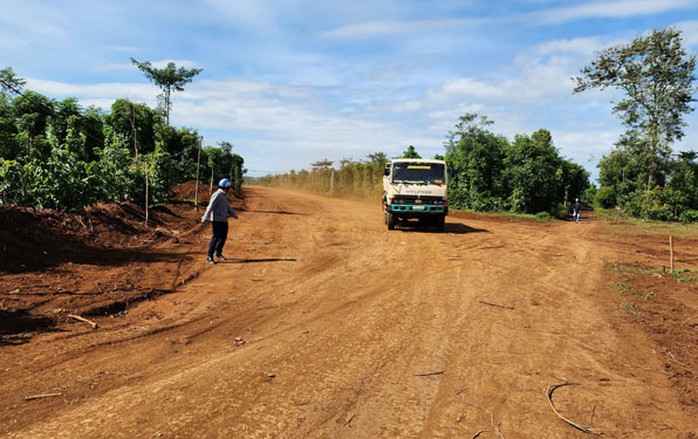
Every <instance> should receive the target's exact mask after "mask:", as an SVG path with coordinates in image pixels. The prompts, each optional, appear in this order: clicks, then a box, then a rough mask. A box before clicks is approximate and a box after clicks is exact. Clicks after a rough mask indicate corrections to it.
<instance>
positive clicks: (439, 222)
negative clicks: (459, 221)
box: [436, 215, 446, 232]
mask: <svg viewBox="0 0 698 439" xmlns="http://www.w3.org/2000/svg"><path fill="white" fill-rule="evenodd" d="M445 225H446V215H439V216H438V217H436V230H438V231H439V232H443V231H444V226H445Z"/></svg>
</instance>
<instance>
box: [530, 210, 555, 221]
mask: <svg viewBox="0 0 698 439" xmlns="http://www.w3.org/2000/svg"><path fill="white" fill-rule="evenodd" d="M534 217H535V219H536V221H550V220H552V219H553V216H552V215H550V213H549V212H538V213H537V214H535V215H534Z"/></svg>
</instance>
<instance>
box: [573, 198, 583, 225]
mask: <svg viewBox="0 0 698 439" xmlns="http://www.w3.org/2000/svg"><path fill="white" fill-rule="evenodd" d="M581 214H582V203H580V202H579V198H575V199H574V206H572V216H573V217H574V222H575V223H578V222H579V216H580V215H581Z"/></svg>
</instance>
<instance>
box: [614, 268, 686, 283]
mask: <svg viewBox="0 0 698 439" xmlns="http://www.w3.org/2000/svg"><path fill="white" fill-rule="evenodd" d="M611 270H612V271H613V272H614V273H617V274H654V275H657V274H659V275H662V276H670V277H671V278H672V279H676V280H677V281H679V282H682V283H694V282H696V281H698V270H694V269H692V268H680V269H676V270H674V271H671V270H666V269H664V268H641V267H636V266H634V265H618V264H614V265H612V266H611Z"/></svg>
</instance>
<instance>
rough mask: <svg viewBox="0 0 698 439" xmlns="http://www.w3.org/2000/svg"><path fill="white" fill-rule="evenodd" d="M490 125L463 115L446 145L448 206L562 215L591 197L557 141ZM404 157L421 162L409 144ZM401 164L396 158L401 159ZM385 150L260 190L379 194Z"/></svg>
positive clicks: (268, 181) (585, 176) (282, 178)
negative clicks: (509, 134) (511, 135)
mask: <svg viewBox="0 0 698 439" xmlns="http://www.w3.org/2000/svg"><path fill="white" fill-rule="evenodd" d="M491 124H492V121H490V120H488V119H487V117H485V116H478V115H477V114H474V113H468V114H466V115H464V116H462V117H461V118H460V119H459V121H458V123H457V124H456V126H455V127H454V129H453V130H452V131H451V132H450V133H449V135H448V136H447V141H446V142H445V143H444V146H445V149H446V154H445V156H439V155H437V156H436V157H434V158H436V159H445V160H446V162H447V163H448V165H449V166H450V167H451V169H452V171H453V172H452V178H451V179H450V180H449V183H448V184H449V206H450V207H451V208H452V209H458V210H474V211H483V212H512V213H531V214H537V213H541V212H545V213H547V214H549V215H553V216H564V215H566V213H567V210H568V207H569V201H570V200H574V198H577V197H580V198H581V197H583V196H586V197H589V196H591V195H590V194H591V192H590V191H589V188H590V185H589V173H588V172H587V171H586V170H585V169H584V168H583V167H581V166H580V165H577V164H575V163H572V162H570V161H568V160H565V159H564V158H562V157H561V156H560V154H559V151H558V150H557V148H555V147H554V145H553V143H552V136H551V135H550V132H548V131H547V130H544V129H541V130H539V131H537V132H535V133H534V134H533V135H531V136H528V135H518V136H516V138H515V139H514V141H513V142H510V141H509V140H507V139H506V138H505V137H504V136H501V135H496V134H494V133H492V132H490V131H489V130H488V127H489V126H490V125H491ZM399 157H400V158H417V159H418V158H422V157H421V156H420V154H419V153H418V152H417V150H416V148H415V147H414V146H413V145H409V146H408V147H407V148H406V149H405V151H403V153H402V154H401V155H400V156H399ZM396 158H397V157H396ZM388 161H389V159H388V156H387V155H386V154H385V153H384V152H377V153H373V154H369V155H368V156H367V159H366V160H362V161H355V160H352V159H343V160H341V161H340V163H339V164H340V166H339V168H338V169H334V168H333V167H332V165H333V162H332V161H329V160H327V159H325V160H321V161H318V162H316V163H312V164H311V166H312V169H311V170H310V171H306V170H302V171H298V172H296V171H291V172H290V173H286V174H283V175H270V176H266V177H263V178H261V179H259V183H260V184H265V185H271V186H285V187H292V188H296V189H301V190H310V191H315V192H323V193H334V194H352V195H365V196H379V195H380V194H381V193H382V191H383V183H382V182H383V180H382V177H383V169H384V168H385V164H386V163H387V162H388Z"/></svg>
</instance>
